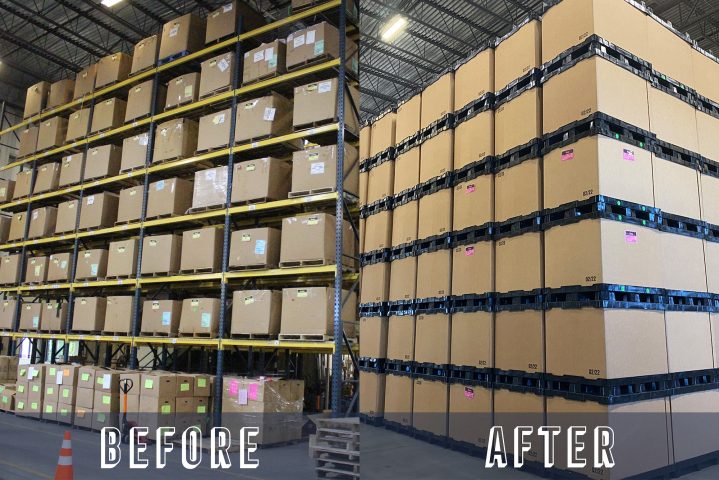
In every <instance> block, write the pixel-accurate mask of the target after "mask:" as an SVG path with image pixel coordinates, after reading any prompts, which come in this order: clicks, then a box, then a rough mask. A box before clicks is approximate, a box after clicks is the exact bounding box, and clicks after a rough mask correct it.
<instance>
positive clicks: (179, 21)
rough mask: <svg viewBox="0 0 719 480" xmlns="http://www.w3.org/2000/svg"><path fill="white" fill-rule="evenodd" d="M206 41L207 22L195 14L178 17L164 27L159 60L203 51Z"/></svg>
mask: <svg viewBox="0 0 719 480" xmlns="http://www.w3.org/2000/svg"><path fill="white" fill-rule="evenodd" d="M204 40H205V22H204V21H203V20H202V19H201V18H200V17H199V16H197V15H195V14H194V13H188V14H187V15H183V16H181V17H177V18H175V19H173V20H170V21H169V22H167V23H165V24H164V25H163V26H162V35H161V37H160V53H159V59H160V60H163V59H165V58H167V57H171V56H173V55H177V54H180V53H182V52H194V51H197V50H199V49H201V48H202V47H203V45H204Z"/></svg>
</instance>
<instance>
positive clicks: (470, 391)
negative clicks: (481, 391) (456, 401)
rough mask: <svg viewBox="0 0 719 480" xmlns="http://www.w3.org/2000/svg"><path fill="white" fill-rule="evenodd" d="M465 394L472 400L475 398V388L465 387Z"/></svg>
mask: <svg viewBox="0 0 719 480" xmlns="http://www.w3.org/2000/svg"><path fill="white" fill-rule="evenodd" d="M464 396H465V397H466V398H469V399H470V400H472V399H473V398H474V390H473V389H471V388H469V387H464Z"/></svg>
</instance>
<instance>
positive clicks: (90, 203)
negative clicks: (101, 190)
mask: <svg viewBox="0 0 719 480" xmlns="http://www.w3.org/2000/svg"><path fill="white" fill-rule="evenodd" d="M94 203H95V195H90V196H89V197H87V204H88V205H92V204H94Z"/></svg>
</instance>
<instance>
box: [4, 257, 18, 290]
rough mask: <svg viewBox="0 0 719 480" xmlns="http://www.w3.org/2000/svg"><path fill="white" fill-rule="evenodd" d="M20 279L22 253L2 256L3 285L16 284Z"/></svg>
mask: <svg viewBox="0 0 719 480" xmlns="http://www.w3.org/2000/svg"><path fill="white" fill-rule="evenodd" d="M19 281H20V254H19V253H18V254H15V255H8V256H6V257H3V258H2V267H0V283H2V284H3V285H9V284H15V283H18V282H19Z"/></svg>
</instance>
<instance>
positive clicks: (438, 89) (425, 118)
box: [420, 72, 454, 128]
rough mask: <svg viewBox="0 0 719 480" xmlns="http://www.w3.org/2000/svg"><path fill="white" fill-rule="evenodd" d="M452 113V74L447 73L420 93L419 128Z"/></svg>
mask: <svg viewBox="0 0 719 480" xmlns="http://www.w3.org/2000/svg"><path fill="white" fill-rule="evenodd" d="M453 112H454V72H447V73H445V74H443V75H442V76H441V77H439V78H438V79H437V80H435V81H434V82H433V83H431V84H430V85H428V86H427V87H425V89H424V90H423V91H422V114H421V121H420V128H426V127H428V126H430V125H431V124H432V123H434V122H436V121H437V120H439V119H440V118H442V117H444V116H445V115H447V114H448V113H453Z"/></svg>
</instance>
